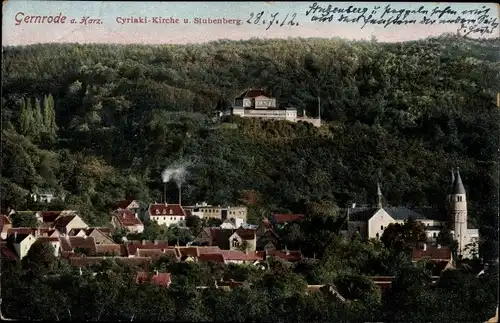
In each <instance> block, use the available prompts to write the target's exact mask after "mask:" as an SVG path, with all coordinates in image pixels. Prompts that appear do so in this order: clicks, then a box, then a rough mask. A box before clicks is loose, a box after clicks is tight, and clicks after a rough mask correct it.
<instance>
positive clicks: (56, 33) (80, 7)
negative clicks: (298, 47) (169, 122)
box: [2, 0, 500, 46]
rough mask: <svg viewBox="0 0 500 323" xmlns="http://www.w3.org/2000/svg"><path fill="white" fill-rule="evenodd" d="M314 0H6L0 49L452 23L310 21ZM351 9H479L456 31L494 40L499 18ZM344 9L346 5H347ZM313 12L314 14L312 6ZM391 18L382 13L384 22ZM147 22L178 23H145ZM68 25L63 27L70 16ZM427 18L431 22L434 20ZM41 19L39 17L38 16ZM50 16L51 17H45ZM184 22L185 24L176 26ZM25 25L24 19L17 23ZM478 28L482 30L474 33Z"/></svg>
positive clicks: (375, 31)
mask: <svg viewBox="0 0 500 323" xmlns="http://www.w3.org/2000/svg"><path fill="white" fill-rule="evenodd" d="M313 4H314V2H114V1H113V2H105V1H103V2H100V1H36V0H29V1H25V0H8V1H6V2H4V5H3V19H2V45H3V46H8V45H27V44H34V43H54V42H56V43H64V42H70V43H75V42H78V43H144V44H166V43H171V44H186V43H200V42H206V41H213V40H218V39H231V40H244V39H249V38H254V37H258V38H288V37H320V38H331V37H341V38H345V39H355V40H363V39H371V38H372V37H376V39H377V40H379V41H384V42H395V41H406V40H415V39H421V38H425V37H429V36H437V35H440V34H442V33H456V32H457V29H459V28H460V27H461V26H460V24H458V25H457V24H454V23H443V24H439V19H436V21H437V23H434V24H432V25H424V24H408V25H404V24H403V25H394V24H392V25H389V26H387V27H385V28H384V27H383V26H381V25H373V24H367V25H365V26H364V27H363V28H362V25H363V23H362V19H361V20H360V21H359V22H358V23H346V22H344V23H342V22H338V21H337V20H338V18H340V16H341V13H335V14H334V18H335V19H333V21H332V22H329V21H327V22H319V21H311V17H312V14H310V15H306V11H307V10H308V8H309V7H310V6H312V5H313ZM352 4H353V5H355V6H356V7H358V8H363V7H364V8H366V9H367V10H368V11H367V12H366V15H365V16H367V15H369V14H370V13H371V12H372V9H373V8H374V7H375V6H380V7H381V9H379V10H378V11H377V12H376V13H375V14H374V15H373V17H375V18H377V17H378V18H380V19H382V17H380V16H381V14H382V13H383V11H384V10H383V9H384V7H385V6H387V5H389V4H390V5H391V8H392V10H400V9H415V10H416V9H418V8H419V7H420V6H422V5H423V6H424V9H427V10H429V12H432V9H433V8H435V7H439V8H441V9H443V8H445V7H446V6H450V7H451V10H455V11H457V13H456V14H454V15H453V14H445V15H444V16H443V17H442V19H447V20H449V19H456V18H457V17H458V16H460V17H461V18H465V19H477V18H478V17H479V16H481V15H482V14H476V15H474V14H468V13H462V11H463V10H471V9H480V10H488V9H489V12H487V13H486V15H485V16H484V17H483V19H482V23H481V24H479V25H478V24H475V23H470V22H469V23H468V24H466V25H465V26H464V28H465V29H463V31H465V30H466V29H467V30H469V31H470V30H475V31H478V30H485V27H488V28H489V30H490V33H485V34H483V35H480V33H479V32H474V33H471V34H470V35H469V36H471V37H483V38H487V37H499V36H500V31H499V30H500V29H499V28H498V25H496V26H495V23H498V21H499V17H498V16H499V9H498V8H499V7H498V6H497V5H496V4H494V3H489V4H488V3H482V4H481V3H470V4H467V3H464V4H462V3H449V4H446V3H443V2H441V3H431V2H426V3H401V2H396V3H390V2H386V3H384V2H380V3H376V2H367V3H364V4H363V3H360V2H353V3H352ZM318 5H319V6H321V7H322V8H323V9H327V7H328V5H331V6H332V7H331V8H332V9H333V8H334V7H338V8H343V9H347V8H348V7H349V5H351V4H350V3H348V2H339V3H335V2H318ZM351 9H352V8H351ZM261 11H264V12H265V13H264V16H263V17H261V20H260V21H259V24H253V23H252V24H250V23H247V20H248V19H249V18H250V16H251V14H252V13H253V14H254V16H255V13H258V12H261ZM316 12H318V14H319V12H320V10H319V9H318V10H317V11H316ZM274 13H278V15H277V16H276V20H279V19H282V20H283V19H284V18H285V17H286V15H287V14H288V17H289V18H290V17H291V16H292V15H293V14H296V17H295V20H294V21H295V22H298V23H299V25H298V26H288V25H285V26H282V27H280V26H279V24H273V26H272V27H270V28H269V29H268V30H266V27H267V24H266V25H263V24H262V23H261V22H262V20H267V21H269V20H271V19H272V18H271V15H272V14H274ZM58 15H60V16H61V17H62V16H65V17H66V20H65V21H64V23H47V22H45V23H29V20H30V19H31V18H30V17H31V16H58ZM346 15H347V16H348V18H349V19H353V18H356V17H358V16H359V14H356V13H350V14H347V13H346ZM84 16H86V17H90V18H91V19H100V20H101V24H80V23H79V22H80V21H81V20H82V17H84ZM390 16H395V14H390V13H387V14H386V15H385V18H388V17H390ZM423 16H424V14H419V13H410V14H409V15H408V16H407V17H406V20H411V19H415V20H416V21H418V22H420V21H421V20H422V19H423ZM130 17H146V20H148V21H149V22H148V23H141V24H131V23H125V24H123V23H120V22H124V20H125V18H130ZM154 17H162V18H170V17H173V18H178V19H179V21H180V23H178V24H159V23H153V21H152V19H153V18H154ZM196 17H199V18H225V19H234V20H237V19H239V20H240V21H241V24H240V25H239V26H237V25H235V24H195V23H194V19H195V18H196ZM73 18H74V19H75V20H76V21H75V22H76V23H71V19H73ZM434 18H437V17H436V15H435V16H434ZM46 19H47V18H46ZM51 19H53V18H51ZM184 19H189V21H190V23H187V24H186V23H183V21H184ZM25 20H27V21H28V22H25ZM481 28H482V29H481Z"/></svg>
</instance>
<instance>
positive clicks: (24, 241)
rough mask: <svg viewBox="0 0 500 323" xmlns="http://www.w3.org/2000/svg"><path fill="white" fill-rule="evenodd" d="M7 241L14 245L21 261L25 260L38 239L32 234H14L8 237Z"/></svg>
mask: <svg viewBox="0 0 500 323" xmlns="http://www.w3.org/2000/svg"><path fill="white" fill-rule="evenodd" d="M7 241H8V242H9V243H11V244H12V246H13V247H14V250H15V251H16V254H17V256H18V257H19V259H23V258H24V257H25V256H26V255H27V254H28V251H29V250H30V248H31V246H32V245H33V244H34V243H35V241H36V238H35V236H34V235H32V234H18V233H17V232H14V233H13V234H11V235H9V236H8V237H7Z"/></svg>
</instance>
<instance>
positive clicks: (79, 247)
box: [59, 235, 97, 256]
mask: <svg viewBox="0 0 500 323" xmlns="http://www.w3.org/2000/svg"><path fill="white" fill-rule="evenodd" d="M59 241H60V242H61V254H62V253H63V252H67V253H71V254H85V255H88V256H90V255H95V254H96V251H97V246H96V244H95V241H94V238H92V237H70V236H67V235H65V236H61V237H59Z"/></svg>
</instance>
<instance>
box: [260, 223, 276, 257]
mask: <svg viewBox="0 0 500 323" xmlns="http://www.w3.org/2000/svg"><path fill="white" fill-rule="evenodd" d="M255 234H256V238H257V243H256V249H257V250H267V251H273V250H277V249H280V241H279V237H278V234H277V233H276V231H275V230H274V227H273V225H272V224H271V222H270V221H269V220H268V219H264V220H262V222H261V223H260V225H259V226H258V227H257V230H256V231H255Z"/></svg>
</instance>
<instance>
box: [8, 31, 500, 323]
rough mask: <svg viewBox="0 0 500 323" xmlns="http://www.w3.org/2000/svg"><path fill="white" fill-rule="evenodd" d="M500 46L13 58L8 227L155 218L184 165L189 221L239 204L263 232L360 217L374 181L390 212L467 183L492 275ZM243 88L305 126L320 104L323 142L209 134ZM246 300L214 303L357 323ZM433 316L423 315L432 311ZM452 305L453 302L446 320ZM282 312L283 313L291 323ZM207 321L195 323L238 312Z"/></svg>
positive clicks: (425, 44) (267, 47) (263, 43)
mask: <svg viewBox="0 0 500 323" xmlns="http://www.w3.org/2000/svg"><path fill="white" fill-rule="evenodd" d="M499 45H500V41H499V40H498V39H494V40H472V39H467V38H461V37H456V36H450V35H443V36H440V37H435V38H429V39H424V40H419V41H412V42H404V43H380V42H376V41H375V40H373V41H356V42H352V41H346V40H341V39H288V40H260V39H252V40H249V41H226V40H221V41H217V42H211V43H206V44H193V45H161V46H160V45H158V46H149V45H148V46H146V45H96V44H40V45H31V46H20V47H4V48H3V58H2V68H3V73H2V75H3V76H2V81H3V82H2V111H1V113H2V138H1V140H2V156H1V158H2V178H1V185H0V204H1V206H2V212H6V210H7V209H8V208H13V209H16V210H41V209H45V208H50V209H76V210H78V211H79V212H80V213H81V214H82V216H83V218H84V220H85V221H87V222H88V223H89V224H90V225H109V221H110V215H109V212H110V210H111V207H112V205H113V204H114V203H115V202H116V201H118V200H122V199H126V198H131V199H138V200H140V201H143V202H144V203H150V202H153V201H161V200H162V196H163V183H162V178H161V172H162V171H163V170H164V169H165V168H166V167H169V166H170V165H179V164H184V165H187V167H188V176H187V179H186V183H185V184H184V185H183V187H182V200H183V204H186V205H190V204H194V203H196V202H202V201H206V202H208V203H210V204H221V205H222V204H229V205H238V204H243V205H246V206H247V207H248V208H249V222H253V223H258V222H259V221H260V220H261V219H262V218H263V217H267V216H268V215H269V214H270V213H271V212H296V213H310V212H311V210H315V211H316V212H323V213H325V214H328V215H329V216H332V217H339V216H343V214H342V208H345V207H347V206H350V205H352V204H353V203H356V204H357V205H368V204H374V202H375V193H376V184H377V182H380V184H381V186H382V191H383V195H384V204H385V205H393V206H402V205H405V206H409V207H412V206H434V207H441V206H443V204H444V202H445V197H446V194H447V190H448V188H449V180H450V179H449V176H450V170H451V168H453V167H455V168H456V167H459V168H460V173H461V175H462V179H463V181H464V184H465V187H466V190H467V200H468V212H469V221H470V222H471V223H472V224H474V225H475V226H477V227H478V228H479V232H480V235H481V240H480V254H481V257H482V258H483V259H485V260H493V259H497V257H498V230H497V228H498V210H497V208H498V187H499V175H498V157H499V156H498V146H499V143H500V142H499V138H500V132H499V121H500V120H499V114H498V109H497V108H496V105H495V96H496V94H497V93H498V92H500V89H499V87H500V63H499V62H498V47H499ZM249 87H254V88H264V89H266V90H267V91H268V92H270V93H271V94H272V95H273V96H275V97H276V98H277V101H278V102H279V104H280V106H293V107H296V108H297V109H298V110H299V111H300V112H304V111H305V112H307V115H309V116H317V114H318V112H317V110H318V97H319V98H320V99H321V117H322V119H323V121H324V122H325V125H324V126H322V127H320V128H314V127H313V126H312V125H309V124H306V123H302V122H299V123H296V124H292V123H287V122H278V121H262V120H249V119H242V118H238V117H224V118H215V117H214V112H216V111H224V110H227V109H228V108H230V107H231V104H232V101H233V99H234V98H235V97H236V96H238V95H239V94H240V93H242V92H243V91H244V90H245V89H247V88H249ZM167 188H168V192H167V193H168V194H167V196H168V198H167V200H168V201H169V202H171V201H177V198H178V197H177V194H178V193H177V188H176V186H175V184H174V183H168V187H167ZM47 191H50V192H53V193H54V194H55V195H56V196H59V197H64V200H61V201H60V202H59V203H52V204H50V205H48V206H47V205H38V204H36V203H34V202H33V201H32V200H31V199H30V198H29V195H30V193H36V192H47ZM318 210H319V211H318ZM117 270H118V269H117ZM402 270H403V269H402ZM405 270H406V269H405ZM408 270H410V269H408ZM26 274H29V272H28V273H26ZM59 274H60V273H58V275H59ZM23 275H24V274H23ZM61 275H66V273H65V274H61ZM67 275H70V274H69V273H67ZM15 277H21V276H15ZM61 277H62V276H61ZM64 277H66V276H64ZM68 277H72V276H71V275H70V276H68ZM68 277H66V278H64V279H70V278H68ZM99 277H100V276H99ZM401 277H404V275H402V276H401ZM16 279H21V278H16ZM23 279H24V278H23ZM40 279H42V278H40ZM61 279H62V278H61ZM106 279H109V278H106ZM106 279H104V280H106ZM496 279H497V278H496ZM71 281H72V282H74V283H75V284H77V283H76V281H75V280H74V279H73V278H71ZM78 281H79V282H80V283H81V284H84V285H85V284H94V282H93V283H89V282H87V281H80V280H78ZM275 283H277V284H281V285H279V286H281V287H280V288H285V287H286V286H289V285H287V284H288V283H284V282H283V283H281V282H279V281H278V282H275ZM96 284H97V283H96ZM262 284H265V283H264V282H262ZM471 284H473V285H474V284H481V283H480V282H477V281H474V282H473V283H471ZM70 285H71V284H69V285H68V284H67V285H66V286H68V288H70ZM33 286H35V285H33ZM36 286H38V285H36ZM43 286H46V285H43ZM71 286H73V287H71V288H82V287H81V286H80V287H75V286H77V285H71ZM85 286H88V285H85ZM474 286H475V285H474ZM28 287H29V286H27V287H26V288H28ZM33 288H34V287H33ZM47 288H48V287H47ZM89 288H90V287H89ZM95 288H105V287H95ZM106 288H107V287H106ZM110 288H111V287H110ZM134 288H135V287H134ZM151 288H153V287H151ZM449 288H455V287H449ZM471 288H472V289H473V290H476V289H477V290H479V289H480V288H479V287H477V288H476V287H471ZM481 288H483V287H481ZM484 288H486V287H484ZM99 290H101V289H99ZM296 290H299V289H296ZM481 290H483V289H481ZM485 290H487V288H486V289H485ZM48 292H49V291H47V293H48ZM143 292H144V293H155V292H154V290H152V291H146V290H145V291H143ZM191 292H192V293H194V294H193V295H195V294H196V295H198V294H199V291H191ZM461 292H463V293H465V291H463V290H462V291H461ZM474 292H476V291H474ZM478 292H479V291H478ZM68 293H70V292H68ZM103 293H104V291H103ZM110 293H115V294H116V293H118V294H120V293H121V292H120V291H117V290H113V291H110ZM253 293H254V292H250V291H243V290H242V291H240V292H238V293H234V294H230V295H231V296H227V295H223V296H220V297H222V298H221V299H220V300H219V301H220V302H223V303H224V306H226V305H227V304H247V303H249V302H250V299H254V298H256V297H257V296H256V295H265V296H259V302H261V303H255V306H260V307H259V308H253V309H252V310H251V312H252V311H253V312H252V313H258V314H255V315H261V316H259V317H261V318H262V319H263V320H264V319H266V318H270V316H266V315H268V314H265V313H269V312H266V311H269V308H268V307H266V306H270V305H269V304H271V303H273V302H276V303H273V304H284V301H283V299H282V297H285V298H286V297H290V298H287V301H286V302H289V303H287V304H288V305H287V306H292V305H290V304H300V305H294V306H296V308H297V309H296V310H295V311H296V312H297V311H300V310H299V309H300V308H311V306H312V305H311V304H314V306H315V307H317V310H318V311H320V312H317V313H316V312H314V311H313V312H314V313H316V314H315V315H318V316H317V317H321V315H323V314H320V313H326V312H328V313H358V312H359V311H361V310H360V309H355V308H354V309H351V310H352V311H340V312H338V311H335V310H333V309H332V310H331V311H330V309H327V308H326V307H322V306H323V305H324V304H326V303H325V302H327V301H326V300H323V301H319V300H316V299H314V298H313V299H311V298H308V297H313V296H307V297H306V296H304V295H305V294H304V295H302V294H300V295H301V296H298V294H297V295H296V294H293V293H292V294H287V293H285V292H284V291H283V290H281V291H280V292H279V293H278V292H276V291H274V290H273V289H269V290H267V292H266V293H267V294H265V293H264V294H259V293H258V292H256V293H257V294H253ZM415 293H417V292H415ZM419 293H420V292H419ZM457 293H458V291H457ZM115 294H113V295H115ZM17 295H19V294H17ZM61 295H62V296H60V297H62V298H64V297H66V296H64V294H61ZM183 295H184V294H183ZM186 295H187V294H186ZM186 295H184V296H183V297H191V296H186ZM214 295H215V294H214ZM287 295H288V296H287ZM415 295H416V294H415ZM419 295H420V294H419ZM422 295H423V294H422ZM433 295H434V296H432V297H434V298H439V297H440V296H439V295H440V294H433ZM436 295H438V296H436ZM454 295H455V296H454V297H456V298H455V300H459V299H464V298H462V297H469V296H465V295H463V294H454ZM481 295H482V294H481ZM58 297H59V296H58ZM144 297H146V296H144ZM165 297H166V296H165ZM172 297H174V296H172ZM175 297H180V296H175ZM175 297H174V298H171V299H169V300H168V301H169V302H174V301H176V299H177V298H175ZM197 297H198V296H197ZM214 297H215V296H214ZM217 297H219V296H217ZM224 297H230V298H231V299H228V298H224ZM233 297H234V299H232V298H233ZM314 297H316V296H314ZM394 297H396V296H394ZM398 297H399V296H398ZM422 297H423V296H422ZM474 297H479V298H480V296H474ZM189 299H193V300H197V299H199V298H196V297H195V298H189ZM278 299H279V300H278ZM424 300H425V298H422V299H420V298H419V302H420V301H421V303H419V304H423V303H430V302H428V301H426V300H425V301H424ZM165 301H167V300H165ZM408 301H409V300H408ZM290 302H291V303H290ZM321 302H323V303H321ZM452 302H453V300H451V299H450V300H449V302H447V303H446V304H447V305H446V306H448V307H449V308H450V309H452V308H454V307H452V305H450V304H451V303H452ZM457 302H458V301H457ZM327 303H328V302H327ZM211 304H219V303H217V302H215V303H211ZM321 304H323V305H321ZM328 304H330V303H328ZM352 304H357V303H356V302H355V303H352ZM352 304H351V305H352ZM362 304H363V305H359V306H366V307H364V308H365V309H366V308H370V306H369V305H366V304H369V303H366V302H364V303H362ZM435 304H437V303H435ZM400 305H401V306H402V307H398V308H400V309H402V308H405V306H406V305H404V304H400ZM456 305H457V304H453V306H456ZM190 306H191V305H190ZM192 306H198V305H196V304H192ZM220 306H223V305H220ZM227 306H229V305H227ZM231 306H232V305H231ZM235 306H236V305H235ZM240 306H241V305H240ZM276 306H278V305H276ZM279 306H282V305H279ZM301 306H302V307H301ZM325 306H326V305H325ZM328 306H334V305H328ZM335 306H337V305H335ZM352 306H358V305H352ZM387 306H389V305H387ZM436 306H437V305H436ZM440 306H441V305H440ZM442 306H445V304H444V303H443V304H442ZM478 306H479V305H478ZM110 308H112V305H110ZM374 308H376V307H374ZM288 310H289V309H285V308H283V307H281V311H284V312H283V313H285V314H283V315H285V316H283V317H286V315H288V314H286V313H288V312H287V311H288ZM456 310H457V311H458V309H456ZM491 310H492V309H488V311H491ZM40 311H41V310H40ZM210 311H211V312H203V313H204V314H199V315H209V314H206V313H212V314H210V315H215V314H213V313H220V311H223V312H231V313H233V312H234V313H240V312H241V311H242V309H238V308H237V307H235V308H234V309H229V308H227V307H221V308H218V309H214V308H212V309H210ZM217 311H219V312H217ZM238 311H239V312H238ZM321 311H324V312H321ZM428 311H429V312H428V313H427V314H428V315H431V314H429V313H436V312H435V311H438V312H440V311H441V308H440V309H438V310H436V309H434V312H433V311H431V310H430V309H428ZM464 311H465V310H464ZM470 311H472V312H474V311H473V310H470ZM246 312H248V309H246ZM296 312H293V313H295V314H293V315H294V316H293V317H299V316H297V315H298V314H297V313H296ZM313 312H311V313H313ZM186 313H191V312H186ZM193 313H194V312H193ZM367 313H368V312H367ZM370 313H371V312H370ZM386 313H389V312H386ZM391 313H392V312H391ZM446 313H448V312H446ZM450 313H451V314H452V313H453V312H452V311H451V310H450V312H449V313H448V314H450ZM462 313H465V312H462ZM485 313H486V312H485ZM400 314H401V315H403V314H404V313H400ZM427 314H426V315H427ZM451 314H450V315H451ZM58 315H59V317H62V316H63V314H61V313H58ZM82 315H83V314H82ZM109 315H110V316H108V318H110V319H114V316H112V315H111V314H109ZM113 315H115V314H113ZM144 315H146V314H144ZM148 315H149V314H148ZM165 315H167V314H165ZM168 315H173V314H172V313H170V314H168ZM186 315H188V314H186ZM193 315H194V314H193ZM269 315H270V314H269ZM311 315H312V314H311ZM325 315H326V314H325ZM332 315H333V314H332ZM339 315H340V314H339ZM342 315H344V314H342ZM346 315H347V314H346ZM353 315H354V314H353ZM367 315H368V314H367ZM370 315H371V314H370ZM373 315H375V316H374V317H376V315H378V314H373ZM394 315H396V314H394ZM398 315H399V314H398ZM443 315H444V314H443ZM464 315H466V314H464ZM467 315H469V314H467ZM485 315H486V314H485ZM488 315H489V314H488ZM143 317H147V316H143ZM283 317H281V318H280V320H284V318H283ZM426 317H427V318H428V317H429V316H426ZM358 318H359V317H358ZM176 319H179V320H181V318H176ZM303 319H304V320H308V321H309V320H311V321H314V320H317V319H316V318H314V317H303ZM363 319H364V318H363ZM400 319H401V317H400ZM481 319H483V318H481ZM185 320H195V318H191V317H189V318H185ZM200 320H202V318H200ZM234 320H245V318H234ZM273 320H274V318H273ZM276 320H278V319H276ZM332 320H335V319H334V318H332ZM338 320H339V321H348V320H354V321H356V320H357V319H356V318H354V317H351V318H348V317H343V318H338ZM387 320H390V318H387Z"/></svg>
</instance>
